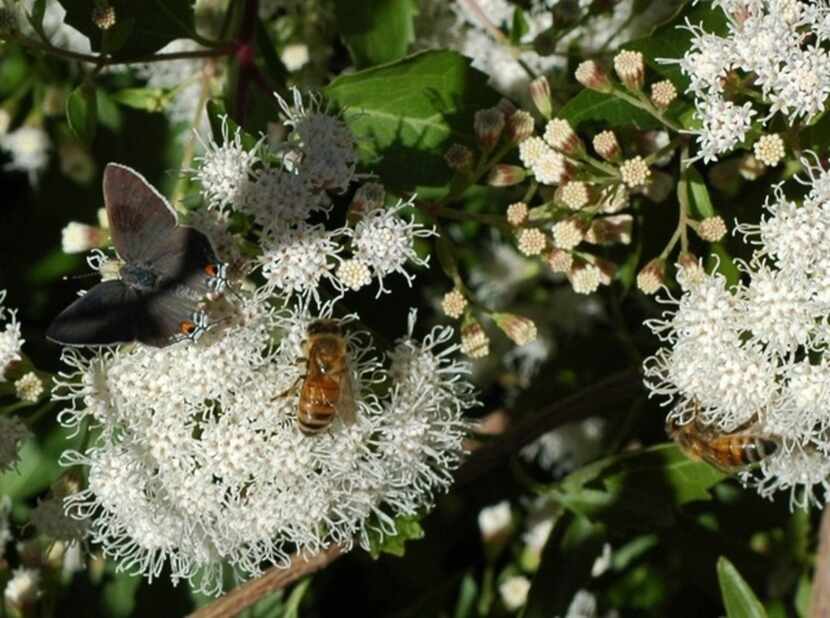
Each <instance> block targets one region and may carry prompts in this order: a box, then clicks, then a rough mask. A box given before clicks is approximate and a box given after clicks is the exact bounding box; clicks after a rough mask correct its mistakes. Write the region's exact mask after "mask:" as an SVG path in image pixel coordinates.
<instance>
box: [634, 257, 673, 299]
mask: <svg viewBox="0 0 830 618" xmlns="http://www.w3.org/2000/svg"><path fill="white" fill-rule="evenodd" d="M665 274H666V262H665V260H663V259H662V258H654V259H653V260H651V261H650V262H649V263H648V264H646V265H645V266H643V268H642V270H641V271H640V272H639V273H638V274H637V287H638V288H640V291H641V292H642V293H643V294H649V295H651V294H654V293H655V292H657V290H659V289H660V286H661V285H663V281H664V277H665Z"/></svg>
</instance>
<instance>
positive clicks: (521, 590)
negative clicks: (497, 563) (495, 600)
mask: <svg viewBox="0 0 830 618" xmlns="http://www.w3.org/2000/svg"><path fill="white" fill-rule="evenodd" d="M529 591H530V580H529V579H528V578H527V577H525V576H524V575H513V576H512V577H508V578H507V579H505V580H504V581H503V582H502V583H501V584H499V595H500V596H501V602H502V603H504V607H505V608H506V609H507V611H510V612H514V611H516V610H517V609H519V608H520V607H523V606H524V604H525V603H527V593H528V592H529Z"/></svg>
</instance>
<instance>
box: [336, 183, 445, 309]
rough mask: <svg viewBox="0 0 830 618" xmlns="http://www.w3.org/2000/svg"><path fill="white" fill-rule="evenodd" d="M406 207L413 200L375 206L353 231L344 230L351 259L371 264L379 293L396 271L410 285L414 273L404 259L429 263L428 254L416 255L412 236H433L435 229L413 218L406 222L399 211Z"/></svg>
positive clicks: (417, 262)
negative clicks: (408, 270)
mask: <svg viewBox="0 0 830 618" xmlns="http://www.w3.org/2000/svg"><path fill="white" fill-rule="evenodd" d="M413 199H414V198H413ZM409 206H412V200H410V201H409V202H402V201H400V202H398V204H397V205H395V206H393V207H391V208H376V209H374V210H372V211H370V212H368V213H366V214H365V215H364V216H363V217H362V218H361V220H360V221H359V222H358V223H357V225H356V226H355V228H354V230H347V232H346V233H347V234H349V235H350V236H351V245H352V252H353V254H354V258H355V259H356V260H360V261H361V262H363V263H364V264H367V265H368V266H369V267H371V269H372V274H373V275H374V276H375V277H376V278H377V280H378V286H379V289H378V295H380V294H381V293H382V292H386V291H388V290H387V289H386V287H385V286H384V282H383V280H384V278H385V277H386V276H387V275H390V274H392V273H395V272H396V273H400V274H401V275H403V276H404V277H405V278H406V281H407V283H409V284H410V285H411V284H412V280H413V278H414V275H412V274H410V273H409V272H407V271H406V269H405V266H406V264H407V262H412V263H413V264H415V265H417V266H427V265H428V264H429V256H427V257H423V258H422V257H419V256H418V254H417V252H416V251H415V239H416V238H428V237H430V236H435V234H436V233H435V230H434V229H430V228H427V227H424V226H423V225H421V224H420V223H417V222H416V221H415V220H414V218H410V219H409V220H408V221H407V220H406V219H405V218H404V217H402V216H401V215H400V213H401V211H402V210H403V209H404V208H406V207H409Z"/></svg>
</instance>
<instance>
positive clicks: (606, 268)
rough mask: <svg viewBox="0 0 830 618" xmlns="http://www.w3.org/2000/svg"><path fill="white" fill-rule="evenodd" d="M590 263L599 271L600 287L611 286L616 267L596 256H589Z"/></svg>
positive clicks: (612, 263)
mask: <svg viewBox="0 0 830 618" xmlns="http://www.w3.org/2000/svg"><path fill="white" fill-rule="evenodd" d="M591 261H592V262H593V264H594V266H596V267H597V269H599V283H600V285H611V282H612V281H613V280H614V277H615V276H616V274H617V270H618V267H617V265H616V264H614V262H611V261H609V260H606V259H603V258H601V257H597V256H595V255H594V256H591Z"/></svg>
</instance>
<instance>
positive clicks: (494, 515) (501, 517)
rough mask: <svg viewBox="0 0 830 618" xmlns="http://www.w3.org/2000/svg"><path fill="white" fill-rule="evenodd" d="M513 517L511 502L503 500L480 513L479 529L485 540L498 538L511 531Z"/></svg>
mask: <svg viewBox="0 0 830 618" xmlns="http://www.w3.org/2000/svg"><path fill="white" fill-rule="evenodd" d="M512 521H513V515H512V513H511V510H510V502H508V501H507V500H503V501H502V502H499V503H498V504H493V505H492V506H487V507H484V508H483V509H481V511H479V513H478V529H479V530H480V531H481V536H483V537H484V538H485V539H490V538H494V537H497V536H499V535H501V534H503V533H505V532H507V531H508V530H510V526H511V522H512Z"/></svg>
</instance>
